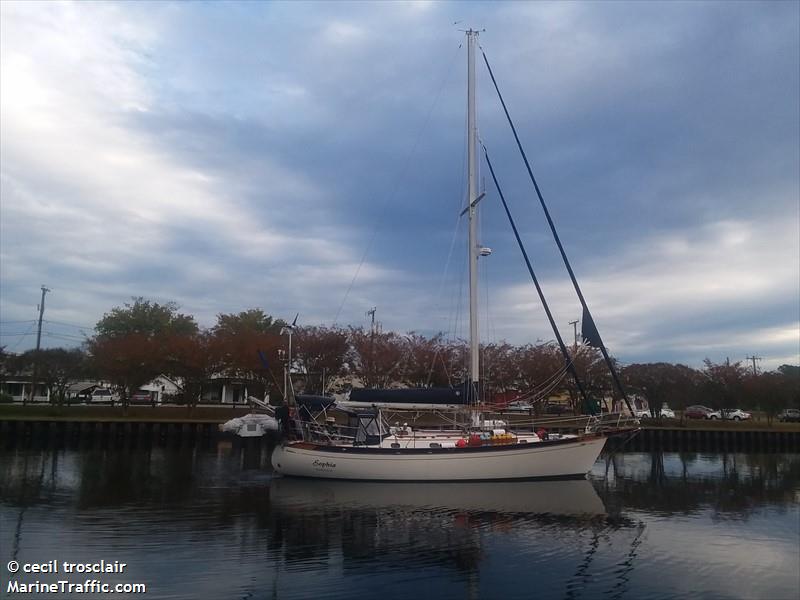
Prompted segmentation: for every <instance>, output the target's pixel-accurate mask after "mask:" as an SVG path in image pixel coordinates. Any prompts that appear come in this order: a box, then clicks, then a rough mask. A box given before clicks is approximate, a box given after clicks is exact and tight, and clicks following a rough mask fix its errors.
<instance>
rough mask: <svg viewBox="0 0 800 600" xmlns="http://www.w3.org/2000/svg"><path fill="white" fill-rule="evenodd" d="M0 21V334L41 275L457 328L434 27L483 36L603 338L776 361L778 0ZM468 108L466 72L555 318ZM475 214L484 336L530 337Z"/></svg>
mask: <svg viewBox="0 0 800 600" xmlns="http://www.w3.org/2000/svg"><path fill="white" fill-rule="evenodd" d="M0 10H2V20H1V23H0V27H2V31H1V32H0V33H1V34H2V35H0V38H2V39H0V44H2V53H1V57H0V58H1V60H2V65H0V78H2V79H1V81H0V84H2V94H0V111H1V112H0V117H1V118H2V127H0V153H1V156H2V162H1V163H0V195H1V196H2V197H1V198H0V267H2V269H1V271H0V276H1V277H2V287H0V309H2V320H3V321H6V320H27V319H30V318H33V316H35V315H33V316H32V314H31V313H32V311H33V308H34V306H35V303H36V302H37V301H38V296H39V286H40V285H41V284H42V283H46V284H47V285H48V286H49V287H51V288H52V289H53V292H52V293H51V294H50V295H49V296H48V308H47V311H48V313H47V314H48V315H50V316H51V317H53V318H55V317H60V318H61V320H63V321H69V322H73V323H79V324H81V325H91V324H92V323H94V322H95V321H96V320H97V319H98V318H99V316H101V315H102V314H103V313H104V312H106V311H108V310H110V308H112V307H113V306H116V305H120V304H122V303H123V302H125V301H127V300H128V299H129V298H130V296H138V295H143V296H146V297H149V298H153V299H155V300H158V301H166V300H176V301H178V302H179V303H180V304H182V305H183V308H184V310H185V311H187V312H191V313H193V314H196V315H197V317H198V319H199V320H200V321H201V322H202V323H204V324H212V323H213V320H214V316H215V315H216V314H217V313H220V312H232V311H237V310H244V309H246V308H250V307H253V306H261V307H263V308H264V309H265V310H267V312H271V313H274V314H276V315H277V316H284V317H285V316H291V315H292V313H294V312H296V311H298V310H299V311H300V312H301V313H302V314H303V319H305V320H306V322H309V323H310V322H319V323H330V321H331V320H332V319H333V318H334V316H335V315H336V314H337V312H338V309H339V306H340V305H342V300H343V298H345V296H346V300H347V301H346V302H344V304H343V306H342V310H341V314H340V316H339V322H340V323H348V322H349V323H354V324H360V323H363V322H364V320H365V317H364V314H363V313H364V311H365V310H367V309H369V308H371V307H373V306H378V315H379V318H380V319H381V320H382V321H383V323H384V327H386V328H387V329H398V330H401V331H407V330H412V329H413V330H417V331H427V332H434V331H438V330H447V331H449V332H450V333H451V335H458V334H460V333H459V332H463V322H464V318H465V309H466V307H465V302H464V298H463V297H462V296H463V294H461V295H460V294H459V290H461V291H462V292H463V289H464V288H463V270H464V269H463V265H464V261H463V260H462V259H461V258H460V253H461V250H462V249H463V247H464V246H465V245H466V241H465V240H464V239H463V237H457V240H456V244H455V246H453V247H454V248H455V254H454V255H453V257H452V258H451V259H450V265H449V268H448V270H447V271H446V272H445V269H444V264H445V262H446V261H447V257H448V254H449V252H450V249H451V240H452V226H453V221H454V219H455V217H456V215H457V213H458V212H459V206H460V203H461V202H463V196H464V181H463V169H464V166H463V165H464V149H463V146H464V144H463V142H464V133H463V130H464V97H463V96H464V64H463V63H464V61H463V59H464V50H463V48H461V49H459V47H458V46H459V44H460V42H461V39H460V35H461V34H460V33H459V32H458V31H457V29H458V28H461V27H469V26H478V25H480V26H481V27H485V28H486V31H485V32H484V33H482V34H481V38H480V39H481V43H482V44H483V46H484V48H485V49H486V51H487V54H488V57H489V60H490V61H492V65H493V67H494V69H495V73H496V75H497V76H498V78H499V81H500V85H501V88H502V90H503V92H504V94H505V97H506V101H507V102H508V105H509V107H510V109H511V112H512V115H513V116H514V118H515V119H516V122H517V126H518V129H519V132H520V135H521V137H522V139H523V142H524V143H525V145H526V148H527V150H528V155H529V157H530V158H531V160H532V162H533V165H534V169H535V172H536V174H537V177H538V178H539V183H540V185H541V187H542V189H543V190H544V193H545V197H546V198H547V200H548V202H549V204H550V208H551V212H552V214H553V217H554V219H555V221H556V223H557V225H558V227H559V230H560V233H561V236H562V239H563V240H564V242H565V244H566V246H567V250H568V252H569V255H570V257H571V258H572V260H573V262H574V265H575V269H576V272H577V273H578V275H579V277H580V279H581V282H582V284H583V287H584V291H585V293H586V296H587V298H588V299H589V301H590V304H591V306H592V309H593V311H594V313H595V317H596V320H597V323H598V325H599V327H600V329H601V332H603V333H604V335H605V339H606V342H607V343H608V345H609V346H610V347H611V348H612V350H614V351H615V352H616V353H617V354H618V355H619V356H621V357H622V358H623V360H627V361H634V360H642V359H645V358H653V359H662V358H663V359H669V360H683V361H695V362H696V361H699V360H701V359H702V358H703V357H704V356H705V355H706V354H711V355H715V356H716V357H717V358H719V357H720V356H723V355H725V354H726V353H730V354H736V353H738V354H742V355H745V354H750V353H753V352H755V353H757V354H760V355H763V356H765V357H768V358H767V360H765V364H766V363H767V362H768V360H771V361H772V362H773V363H774V362H775V361H777V360H784V359H785V357H787V356H792V355H793V354H795V353H796V350H797V345H796V344H795V346H794V347H792V340H791V339H788V338H790V337H791V335H790V334H787V333H786V331H789V332H794V331H796V329H797V327H796V322H797V314H798V297H800V290H799V289H798V288H800V285H799V284H798V270H799V268H798V262H797V256H798V254H800V252H799V251H798V250H799V249H798V237H800V235H799V234H798V219H800V217H798V202H799V201H798V198H800V181H799V178H798V173H797V165H798V164H800V142H799V141H798V139H800V116H798V114H797V110H796V107H797V105H798V102H800V98H798V88H799V87H800V82H798V72H799V71H800V65H799V64H798V54H799V52H798V41H797V40H798V37H799V35H798V34H799V32H800V24H799V23H798V14H797V11H796V7H793V6H792V5H791V4H788V5H784V4H783V3H770V4H767V5H754V4H747V3H737V4H716V3H691V4H675V3H647V4H641V3H640V4H623V5H607V6H602V7H601V6H599V5H594V4H579V3H537V4H536V5H529V4H524V3H507V4H492V5H489V4H482V3H467V4H443V3H376V4H365V3H328V4H305V3H261V4H259V3H228V4H225V5H220V4H165V3H161V4H132V3H123V4H97V3H95V4H86V3H30V2H28V3H22V2H20V3H13V2H4V3H2V4H1V5H0ZM454 21H462V24H460V25H457V26H454V25H453V22H454ZM492 93H493V92H492V90H491V89H490V88H489V87H488V82H487V80H486V77H485V73H483V72H480V73H479V111H480V125H481V136H482V138H483V139H484V140H485V141H486V142H487V144H488V145H489V148H490V150H491V151H492V155H493V162H495V163H496V165H497V168H498V172H499V175H500V177H501V181H502V182H503V186H504V190H505V192H506V195H507V196H508V198H509V201H510V202H511V204H512V209H513V210H514V212H515V216H516V218H517V219H518V224H519V226H520V229H521V231H522V232H523V234H524V236H525V239H526V242H527V244H528V246H529V251H530V253H531V255H532V256H533V257H534V264H535V266H536V269H537V273H539V275H540V277H541V278H542V280H543V282H544V287H545V291H546V292H547V294H548V297H550V299H551V302H552V304H553V307H554V311H555V313H556V318H557V320H558V323H559V324H560V326H562V327H566V325H565V323H567V322H568V321H570V320H572V319H574V318H575V317H576V316H579V315H580V311H579V307H578V306H577V304H576V303H575V300H574V297H573V294H572V292H571V290H570V286H569V283H568V281H566V280H565V279H564V278H563V277H564V276H563V271H562V268H561V266H560V263H559V260H560V259H559V257H558V256H557V254H556V253H555V252H554V251H553V248H552V244H551V243H550V241H549V232H548V231H547V229H546V227H543V223H542V220H541V216H540V214H539V212H538V208H537V207H536V206H535V204H533V205H529V204H527V203H528V202H529V201H531V190H530V184H529V182H528V181H527V180H526V176H525V173H524V170H523V169H522V165H521V162H520V159H519V157H518V156H517V154H516V150H515V148H514V147H513V144H512V142H511V138H510V137H509V133H508V130H507V125H506V124H505V122H504V120H503V119H504V117H503V115H502V113H501V112H499V110H498V106H497V101H496V100H495V99H494V98H493V96H492V95H491V94H492ZM484 205H485V206H484V208H485V212H484V217H483V220H482V230H481V236H482V237H481V243H483V244H485V245H489V246H492V247H493V249H494V250H495V253H494V255H493V256H492V257H491V258H489V259H487V260H486V261H484V263H483V268H484V271H485V272H486V273H487V274H488V275H489V287H488V288H487V290H488V291H486V292H484V291H482V292H481V294H482V296H485V295H487V294H488V296H489V299H490V305H492V306H496V307H497V308H490V311H489V313H488V314H486V315H485V316H484V315H483V313H482V317H481V318H482V321H483V322H484V324H485V325H487V326H486V327H485V328H486V331H487V334H490V337H495V338H497V337H507V338H509V339H511V340H512V341H520V342H522V341H526V340H528V339H531V338H532V339H535V338H536V337H543V338H545V339H547V338H549V337H550V335H551V334H550V333H548V331H547V325H546V323H544V324H543V326H539V325H531V326H527V325H524V324H525V323H528V322H531V321H534V320H535V321H537V322H538V323H540V324H541V323H543V321H542V318H541V309H537V308H534V306H535V304H536V298H535V294H534V293H533V291H532V289H531V288H530V287H529V286H528V284H527V283H525V284H524V285H523V284H520V282H521V281H525V278H526V277H527V274H526V273H525V271H524V269H523V268H522V266H521V263H520V261H519V260H518V258H517V254H518V251H517V249H516V248H515V247H514V242H513V240H512V239H511V238H510V236H509V234H508V226H507V224H506V223H505V222H504V221H503V217H502V215H501V214H499V213H498V212H496V209H497V199H496V197H494V192H493V191H492V190H489V194H488V196H487V199H486V200H485V201H484ZM531 208H533V210H530V209H531ZM462 233H463V231H462ZM365 251H366V254H365ZM362 257H363V259H362ZM362 260H363V264H362ZM356 271H358V273H359V274H358V277H357V278H356V279H355V281H354V283H353V284H352V287H351V282H353V276H354V274H355V273H356ZM443 273H445V275H444V276H443ZM440 288H442V291H441V292H440V291H439V290H440ZM348 290H349V291H348ZM450 290H453V291H450ZM484 310H485V309H483V308H482V311H484ZM459 323H461V325H459ZM567 330H569V328H567ZM567 333H568V334H569V333H571V332H569V331H567ZM787 336H788V337H787ZM567 337H569V335H568V336H567ZM25 340H26V341H25V343H26V344H29V343H30V336H29V337H28V338H25ZM50 341H52V342H55V340H50ZM5 343H6V339H5V338H3V339H2V340H0V344H5ZM48 343H49V342H48ZM58 343H60V342H58ZM24 347H25V344H20V346H19V348H24ZM712 358H714V356H712ZM732 358H733V356H732ZM795 362H796V361H795ZM770 364H772V363H770Z"/></svg>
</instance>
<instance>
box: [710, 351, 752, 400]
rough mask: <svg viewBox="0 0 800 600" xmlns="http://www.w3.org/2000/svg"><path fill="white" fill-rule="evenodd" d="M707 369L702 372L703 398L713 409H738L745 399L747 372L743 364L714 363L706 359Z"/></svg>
mask: <svg viewBox="0 0 800 600" xmlns="http://www.w3.org/2000/svg"><path fill="white" fill-rule="evenodd" d="M703 364H705V366H706V368H705V369H704V370H703V371H702V373H703V375H704V379H703V382H702V385H701V391H702V393H703V396H704V397H705V398H706V399H707V401H708V403H709V404H710V405H711V406H712V408H737V407H738V406H739V405H740V404H741V402H742V399H743V398H744V385H743V384H744V380H745V378H746V376H747V370H746V369H745V368H744V367H743V366H742V363H740V362H735V363H733V364H730V363H729V362H727V361H726V362H724V363H713V362H711V360H710V359H708V358H706V359H705V360H704V361H703Z"/></svg>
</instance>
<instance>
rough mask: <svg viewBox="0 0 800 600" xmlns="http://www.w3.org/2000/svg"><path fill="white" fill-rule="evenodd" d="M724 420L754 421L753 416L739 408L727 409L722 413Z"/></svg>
mask: <svg viewBox="0 0 800 600" xmlns="http://www.w3.org/2000/svg"><path fill="white" fill-rule="evenodd" d="M722 418H723V419H728V420H730V421H746V420H747V419H752V418H753V415H751V414H750V413H749V412H745V411H743V410H740V409H738V408H734V409H727V410H723V411H722Z"/></svg>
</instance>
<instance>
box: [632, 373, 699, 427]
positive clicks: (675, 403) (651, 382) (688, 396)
mask: <svg viewBox="0 0 800 600" xmlns="http://www.w3.org/2000/svg"><path fill="white" fill-rule="evenodd" d="M621 376H622V378H623V381H624V384H625V386H626V388H627V389H628V390H629V391H630V392H633V393H636V394H639V395H641V396H644V397H645V398H646V399H647V403H648V405H649V407H650V412H651V414H652V415H653V416H657V415H658V414H660V413H659V409H660V407H661V406H662V405H663V404H667V405H669V406H670V407H671V408H673V409H678V410H680V411H683V409H685V408H686V407H687V406H689V405H690V404H694V403H695V402H696V401H697V395H698V389H699V386H700V384H701V382H702V379H703V376H702V375H701V374H700V372H698V371H697V370H695V369H692V368H691V367H687V366H686V365H681V364H677V365H675V364H671V363H663V362H662V363H635V364H632V365H628V366H627V367H625V368H624V369H622V373H621ZM681 420H683V412H681Z"/></svg>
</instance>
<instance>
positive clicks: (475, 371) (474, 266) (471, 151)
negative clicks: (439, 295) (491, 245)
mask: <svg viewBox="0 0 800 600" xmlns="http://www.w3.org/2000/svg"><path fill="white" fill-rule="evenodd" d="M477 38H478V32H477V31H474V30H472V29H470V30H469V31H467V156H468V160H469V189H468V192H467V199H468V205H467V207H468V209H469V254H468V256H469V358H470V369H469V372H470V380H471V381H472V383H473V385H474V389H475V390H476V391H477V389H478V386H477V383H478V380H479V379H480V372H479V361H478V358H479V357H478V351H479V346H480V341H479V339H478V255H479V248H478V233H477V232H478V214H477V213H478V206H477V204H478V203H477V199H478V123H477V118H476V110H475V43H476V41H477Z"/></svg>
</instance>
